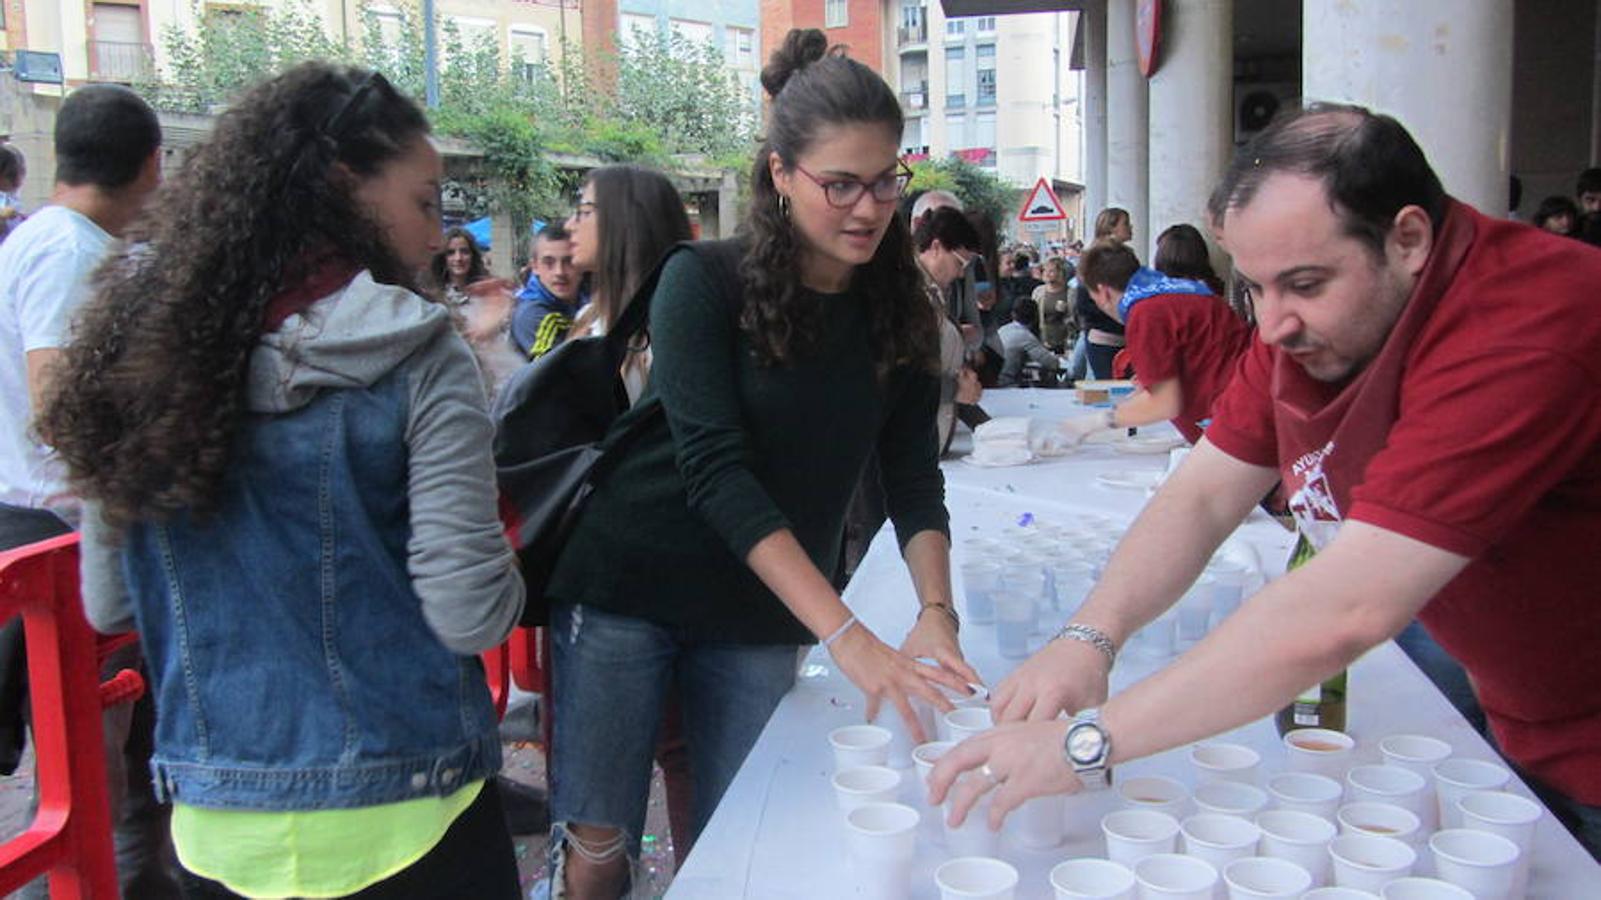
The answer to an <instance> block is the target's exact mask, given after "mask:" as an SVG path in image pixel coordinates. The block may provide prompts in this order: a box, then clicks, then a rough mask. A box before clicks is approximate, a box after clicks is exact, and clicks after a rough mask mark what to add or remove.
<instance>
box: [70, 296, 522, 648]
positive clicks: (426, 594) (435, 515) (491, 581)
mask: <svg viewBox="0 0 1601 900" xmlns="http://www.w3.org/2000/svg"><path fill="white" fill-rule="evenodd" d="M396 369H401V370H403V371H402V372H401V374H402V375H404V378H405V383H406V384H407V386H408V389H409V398H408V406H407V411H406V412H407V418H406V428H405V435H404V440H405V441H406V447H407V453H408V456H409V473H410V475H409V484H408V485H406V486H405V488H406V491H407V495H408V501H409V506H410V531H411V533H410V537H409V539H408V541H407V545H406V568H407V571H408V573H409V574H410V575H411V584H412V589H413V590H414V592H415V593H416V595H417V598H418V600H419V601H420V602H421V608H422V614H423V617H424V618H425V619H426V621H427V622H428V625H429V627H430V628H432V629H433V631H434V633H435V634H437V635H438V636H439V639H440V641H441V642H443V643H444V645H445V646H446V647H448V648H450V649H451V650H453V651H455V652H457V653H461V654H472V653H480V652H482V651H484V650H487V649H489V648H491V647H494V646H495V645H497V644H499V643H500V642H502V641H504V640H505V639H506V636H507V635H508V634H509V633H510V632H511V629H512V628H513V627H514V626H515V625H516V623H517V618H518V616H519V615H521V613H522V607H523V581H522V576H521V575H520V574H519V573H518V571H517V569H516V567H515V565H514V562H513V557H512V552H511V548H510V547H509V546H508V545H507V543H506V540H505V537H504V536H503V533H502V530H501V526H500V521H499V519H498V517H497V515H496V490H495V469H494V462H493V460H492V458H491V455H490V442H491V438H492V436H493V431H494V427H493V425H492V424H491V422H490V420H489V416H488V413H487V412H486V401H485V398H484V389H483V380H482V377H481V376H480V374H479V372H478V366H477V363H476V362H474V360H473V355H472V352H471V351H470V350H469V349H468V348H467V344H466V342H465V341H463V340H462V338H461V337H460V335H458V334H457V333H456V331H455V329H454V328H453V327H452V326H451V323H450V315H449V312H448V311H447V310H446V309H445V308H444V307H442V306H440V305H438V304H434V303H430V302H428V301H426V300H424V299H423V298H421V297H419V296H417V295H416V294H414V293H412V292H410V291H408V290H406V289H404V288H399V287H394V286H392V285H385V284H379V283H377V282H375V281H373V280H372V277H371V275H370V274H368V273H366V272H362V273H360V274H358V275H357V276H356V277H355V278H354V279H352V280H351V282H350V283H349V284H347V285H345V286H344V287H343V288H340V289H339V290H337V291H335V292H334V293H333V294H331V295H329V296H328V297H325V298H323V299H321V300H318V301H317V302H315V303H313V304H312V305H311V306H310V307H309V308H308V309H306V310H305V311H304V312H303V313H300V314H297V315H293V316H290V317H289V318H288V319H287V320H285V322H284V324H283V326H282V327H281V328H279V329H278V330H277V331H274V332H270V333H267V334H263V335H262V337H261V342H260V343H259V344H257V346H256V349H255V351H254V352H253V353H252V355H251V358H250V375H249V385H248V397H247V403H248V406H249V409H250V411H251V412H253V413H268V414H272V413H285V412H290V411H292V410H296V409H299V408H301V407H303V406H305V405H306V404H308V403H310V402H311V401H312V400H313V399H314V398H315V397H317V396H318V395H319V394H320V393H321V392H323V391H330V390H340V389H351V390H361V389H364V388H367V387H370V386H372V385H373V384H375V383H377V382H378V380H379V379H381V378H383V377H385V376H386V375H389V374H390V373H391V372H393V371H395V370H396ZM82 540H83V544H82V547H83V559H82V580H83V588H82V590H83V602H84V611H85V615H86V616H87V617H88V619H89V622H90V624H92V625H93V626H94V627H95V628H96V629H97V630H99V631H102V632H106V633H114V632H118V631H127V630H130V629H132V628H133V627H134V619H133V605H132V603H131V602H130V600H129V598H128V596H127V591H126V588H125V587H124V584H123V579H122V566H121V559H120V551H119V549H118V547H117V545H118V543H119V542H118V541H117V540H116V537H115V536H114V535H111V534H109V533H108V530H107V528H106V525H105V522H104V520H103V519H102V518H101V516H100V510H99V507H98V504H95V503H93V502H90V503H87V504H85V514H84V520H83V537H82Z"/></svg>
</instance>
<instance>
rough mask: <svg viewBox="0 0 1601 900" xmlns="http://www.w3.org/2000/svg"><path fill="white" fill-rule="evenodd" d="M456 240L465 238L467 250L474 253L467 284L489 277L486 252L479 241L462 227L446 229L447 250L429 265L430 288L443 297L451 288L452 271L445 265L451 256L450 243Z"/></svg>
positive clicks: (437, 255) (468, 271)
mask: <svg viewBox="0 0 1601 900" xmlns="http://www.w3.org/2000/svg"><path fill="white" fill-rule="evenodd" d="M456 238H464V239H465V240H466V241H467V249H469V250H471V251H472V258H473V261H472V263H471V265H469V266H467V283H468V284H472V283H473V282H475V281H480V280H482V279H484V278H488V277H489V267H488V266H486V265H484V251H483V249H482V248H480V247H479V246H478V239H477V238H475V237H473V233H472V232H470V231H468V230H467V229H465V228H463V227H461V226H460V225H452V226H450V227H449V228H446V229H445V249H443V250H441V251H439V252H438V253H435V254H434V258H433V261H432V262H430V263H429V264H428V281H429V284H428V286H429V287H430V288H433V290H434V291H435V292H437V293H438V294H439V295H441V296H443V295H444V293H445V289H446V288H448V287H450V269H449V267H448V266H447V265H446V264H445V257H446V256H449V255H450V242H451V241H453V240H455V239H456Z"/></svg>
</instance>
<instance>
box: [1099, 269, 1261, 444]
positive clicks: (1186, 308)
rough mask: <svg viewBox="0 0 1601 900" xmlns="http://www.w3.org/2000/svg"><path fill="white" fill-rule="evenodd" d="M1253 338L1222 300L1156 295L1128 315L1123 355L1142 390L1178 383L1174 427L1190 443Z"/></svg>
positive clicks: (1192, 296) (1196, 439) (1209, 416)
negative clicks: (1180, 401) (1180, 402)
mask: <svg viewBox="0 0 1601 900" xmlns="http://www.w3.org/2000/svg"><path fill="white" fill-rule="evenodd" d="M1251 334H1252V332H1251V329H1250V328H1248V327H1247V326H1246V324H1245V323H1244V322H1243V321H1241V320H1240V317H1239V316H1237V315H1235V314H1234V311H1233V310H1231V309H1229V305H1228V304H1227V303H1225V302H1223V299H1222V298H1221V297H1213V296H1207V295H1204V294H1157V295H1156V296H1154V297H1147V298H1146V299H1144V300H1141V301H1140V302H1138V303H1136V304H1134V308H1133V309H1131V310H1129V314H1128V322H1127V323H1125V325H1124V336H1125V337H1126V338H1127V340H1128V346H1127V348H1126V349H1125V350H1124V351H1123V352H1124V353H1126V354H1127V357H1126V358H1127V359H1128V361H1129V363H1130V364H1131V365H1133V366H1134V374H1135V375H1136V376H1138V378H1139V379H1140V384H1142V385H1145V386H1147V387H1149V386H1150V385H1153V384H1156V383H1158V382H1162V381H1167V380H1169V379H1173V378H1177V379H1178V383H1179V389H1180V391H1181V392H1182V394H1183V397H1184V406H1183V408H1182V409H1181V410H1180V412H1179V414H1178V415H1177V416H1176V417H1174V419H1173V427H1175V428H1177V429H1178V430H1179V433H1180V434H1182V435H1184V439H1185V440H1187V441H1189V442H1190V443H1192V444H1193V443H1195V442H1196V441H1199V440H1200V439H1201V426H1200V423H1201V422H1204V421H1206V420H1207V419H1209V418H1211V416H1212V403H1213V401H1215V400H1216V399H1217V398H1218V396H1219V395H1220V394H1222V393H1223V389H1224V388H1226V387H1228V384H1229V381H1230V379H1232V378H1233V377H1234V368H1235V366H1236V365H1237V364H1238V362H1239V359H1240V357H1241V356H1243V355H1244V354H1245V352H1246V351H1247V350H1249V349H1250V346H1251ZM1119 355H1120V356H1121V355H1122V354H1119Z"/></svg>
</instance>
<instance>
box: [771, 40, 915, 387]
mask: <svg viewBox="0 0 1601 900" xmlns="http://www.w3.org/2000/svg"><path fill="white" fill-rule="evenodd" d="M762 87H764V88H766V89H767V93H768V95H769V96H771V97H772V98H773V102H772V107H771V109H770V111H769V113H768V123H767V139H766V140H765V141H764V142H763V143H762V146H761V149H760V150H758V151H757V153H756V161H755V164H754V165H753V166H752V168H751V199H750V210H749V212H748V214H747V215H746V217H745V222H744V225H743V233H744V236H745V238H746V240H747V243H748V246H747V249H746V251H745V258H744V260H743V261H742V263H741V264H740V277H741V280H742V281H743V284H744V288H745V306H744V309H743V310H742V311H741V313H740V326H741V328H743V329H744V331H745V333H746V334H747V335H749V337H750V340H751V344H752V345H753V346H754V347H755V349H756V354H757V357H758V359H760V360H761V361H763V362H764V363H767V364H769V365H775V364H786V363H789V362H791V361H793V360H794V359H796V358H798V357H799V356H802V355H804V354H805V353H806V352H808V351H809V350H810V349H811V348H812V346H813V345H814V344H815V342H816V340H817V337H818V335H819V333H820V332H821V330H822V325H823V316H824V314H825V310H824V308H823V307H821V306H819V305H818V304H815V303H808V302H806V301H804V300H803V299H802V298H801V296H800V292H799V285H800V265H799V257H800V254H799V249H800V248H799V246H798V245H797V242H796V237H795V230H794V228H793V226H792V225H791V224H790V222H789V218H788V217H787V216H786V215H785V214H784V212H783V211H782V210H780V209H779V203H778V200H779V197H778V191H777V189H776V188H775V187H774V185H773V175H772V172H771V170H770V169H769V167H768V159H769V158H770V157H771V156H772V155H774V154H777V156H778V159H779V161H780V162H781V163H782V164H783V166H784V167H785V168H786V169H792V168H793V167H794V165H795V161H796V159H797V158H799V157H800V156H802V155H803V154H805V152H806V150H807V148H808V147H810V146H811V143H812V141H813V140H815V139H816V137H817V136H818V134H819V133H820V132H822V130H823V129H824V128H826V127H828V126H830V125H843V124H866V125H879V126H882V127H883V128H884V129H885V130H886V131H888V132H890V133H892V134H893V135H895V138H896V139H897V140H899V138H900V134H901V130H902V128H903V127H904V125H905V121H904V119H903V118H902V115H901V106H900V101H899V100H897V99H896V97H895V93H894V91H892V90H890V88H889V85H887V84H885V83H884V79H882V78H880V77H878V75H876V74H874V73H873V70H871V69H869V68H867V67H866V66H864V65H862V64H861V63H859V62H856V61H855V60H853V59H849V58H847V57H846V56H845V55H844V54H843V53H842V52H840V51H839V50H835V51H832V52H831V51H830V50H829V49H828V39H827V38H825V37H824V36H823V33H822V32H821V31H818V30H817V29H815V28H812V29H806V30H801V29H795V30H792V31H790V33H789V34H788V35H787V36H786V37H785V38H784V44H783V46H781V47H780V48H779V49H777V50H776V51H774V52H773V55H772V57H771V58H770V59H769V60H768V63H767V66H766V68H764V69H762ZM852 288H853V289H856V290H860V291H861V292H862V294H863V295H864V296H866V297H868V298H870V301H871V302H870V303H869V306H868V309H869V312H868V331H869V334H868V338H869V341H870V342H871V345H872V348H873V355H874V358H875V361H876V364H877V369H878V372H879V374H880V376H883V375H885V374H887V373H888V372H889V371H890V370H891V369H894V368H896V367H899V366H907V365H910V366H916V367H921V368H925V369H933V368H934V367H935V366H936V365H937V361H938V358H939V330H938V320H937V319H936V317H935V316H934V314H933V310H932V308H931V307H930V306H929V303H928V300H927V299H926V298H925V296H924V295H923V293H922V287H921V281H920V274H919V272H918V268H917V264H916V262H915V260H914V258H913V255H912V245H911V241H910V235H909V233H908V230H907V225H906V222H905V221H904V220H903V219H902V218H901V217H900V216H898V215H897V216H894V217H893V218H892V219H891V220H890V226H889V230H888V231H887V232H886V233H885V234H884V238H883V240H882V241H881V242H880V243H879V245H878V249H877V251H875V252H874V254H873V258H872V259H871V260H869V261H868V262H867V263H866V264H865V265H861V266H858V267H857V268H856V272H855V274H854V276H853V279H852Z"/></svg>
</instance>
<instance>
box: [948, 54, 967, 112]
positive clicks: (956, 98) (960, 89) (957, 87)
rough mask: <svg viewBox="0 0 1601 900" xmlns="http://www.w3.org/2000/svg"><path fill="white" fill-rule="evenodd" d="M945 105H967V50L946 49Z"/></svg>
mask: <svg viewBox="0 0 1601 900" xmlns="http://www.w3.org/2000/svg"><path fill="white" fill-rule="evenodd" d="M945 105H946V106H966V105H967V49H966V48H965V47H946V48H945Z"/></svg>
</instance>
